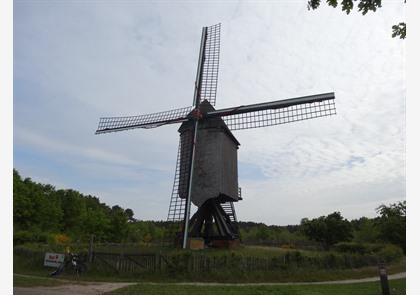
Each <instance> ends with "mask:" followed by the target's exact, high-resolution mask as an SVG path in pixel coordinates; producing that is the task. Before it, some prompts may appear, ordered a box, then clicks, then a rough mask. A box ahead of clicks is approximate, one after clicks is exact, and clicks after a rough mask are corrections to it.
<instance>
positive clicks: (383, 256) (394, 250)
mask: <svg viewBox="0 0 420 295" xmlns="http://www.w3.org/2000/svg"><path fill="white" fill-rule="evenodd" d="M403 256H404V251H403V250H402V249H401V248H400V247H398V246H395V245H390V244H389V245H385V246H384V247H383V248H382V249H381V250H380V251H379V252H378V257H379V259H380V260H383V261H384V262H387V263H389V262H391V261H394V260H398V259H400V258H401V257H403Z"/></svg>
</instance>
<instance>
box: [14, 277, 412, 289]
mask: <svg viewBox="0 0 420 295" xmlns="http://www.w3.org/2000/svg"><path fill="white" fill-rule="evenodd" d="M15 275H19V274H15ZM19 276H26V275H19ZM27 277H30V276H27ZM402 278H405V272H402V273H397V274H393V275H389V276H388V279H389V280H394V279H402ZM378 280H379V278H378V277H371V278H364V279H352V280H340V281H325V282H305V283H303V282H293V283H244V284H233V283H231V284H228V283H200V282H189V283H175V284H174V283H171V285H191V286H281V285H323V284H353V283H365V282H375V281H378ZM61 281H63V282H69V284H67V285H62V286H56V287H30V288H23V287H13V294H15V295H73V294H80V295H97V294H104V293H105V292H110V291H113V290H116V289H119V288H123V287H126V286H130V285H135V284H138V282H131V283H100V282H82V283H81V284H74V282H72V281H65V280H61ZM143 284H152V285H161V284H162V283H143Z"/></svg>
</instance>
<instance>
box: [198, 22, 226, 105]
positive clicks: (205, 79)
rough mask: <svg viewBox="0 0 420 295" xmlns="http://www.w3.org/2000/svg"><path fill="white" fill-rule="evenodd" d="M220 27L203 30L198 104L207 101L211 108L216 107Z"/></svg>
mask: <svg viewBox="0 0 420 295" xmlns="http://www.w3.org/2000/svg"><path fill="white" fill-rule="evenodd" d="M220 27H221V25H220V23H219V24H217V25H214V26H210V27H206V28H205V29H206V31H205V44H204V60H203V64H202V69H201V71H202V72H201V82H200V86H199V87H200V89H199V97H200V102H202V101H203V100H207V101H209V102H210V103H211V104H212V105H213V106H215V105H216V91H217V79H218V75H219V54H220Z"/></svg>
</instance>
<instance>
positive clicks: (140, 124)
mask: <svg viewBox="0 0 420 295" xmlns="http://www.w3.org/2000/svg"><path fill="white" fill-rule="evenodd" d="M192 110H193V107H186V108H180V109H175V110H171V111H166V112H159V113H153V114H146V115H139V116H128V117H103V118H100V120H99V125H98V129H97V130H96V132H95V134H102V133H109V132H117V131H123V130H128V129H135V128H144V129H150V128H156V127H159V126H162V125H166V124H173V123H179V122H183V121H186V120H187V115H188V114H189V113H190V112H191V111H192Z"/></svg>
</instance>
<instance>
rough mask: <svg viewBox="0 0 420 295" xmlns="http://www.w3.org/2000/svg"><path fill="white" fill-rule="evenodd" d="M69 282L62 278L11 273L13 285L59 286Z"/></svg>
mask: <svg viewBox="0 0 420 295" xmlns="http://www.w3.org/2000/svg"><path fill="white" fill-rule="evenodd" d="M69 283H71V282H66V281H63V280H57V279H52V278H43V277H32V276H23V275H13V286H14V287H35V286H48V287H53V286H59V285H64V284H69Z"/></svg>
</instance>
